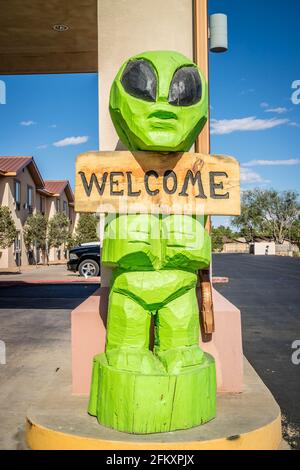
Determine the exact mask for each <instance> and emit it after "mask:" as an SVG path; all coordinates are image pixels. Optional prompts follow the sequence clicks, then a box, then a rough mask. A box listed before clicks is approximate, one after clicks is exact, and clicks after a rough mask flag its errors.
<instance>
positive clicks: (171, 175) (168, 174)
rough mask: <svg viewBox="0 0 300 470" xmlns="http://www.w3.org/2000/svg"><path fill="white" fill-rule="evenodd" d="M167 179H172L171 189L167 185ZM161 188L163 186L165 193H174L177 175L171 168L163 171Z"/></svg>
mask: <svg viewBox="0 0 300 470" xmlns="http://www.w3.org/2000/svg"><path fill="white" fill-rule="evenodd" d="M169 179H171V180H173V182H172V189H170V188H169V186H168V180H169ZM163 188H164V192H165V193H166V194H174V193H176V191H177V176H176V173H174V171H172V170H167V171H166V172H165V173H164V178H163Z"/></svg>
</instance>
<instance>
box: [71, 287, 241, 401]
mask: <svg viewBox="0 0 300 470" xmlns="http://www.w3.org/2000/svg"><path fill="white" fill-rule="evenodd" d="M108 294H109V288H108V287H102V288H100V289H98V290H97V291H96V292H95V293H94V294H93V295H92V296H91V297H89V298H88V299H87V300H85V301H84V302H83V303H82V304H80V305H79V306H78V307H77V308H76V309H75V310H73V312H72V317H71V323H72V391H73V394H75V395H88V394H89V389H90V380H91V373H92V362H93V357H94V356H95V355H96V354H99V353H101V352H104V349H105V335H106V327H105V325H106V312H107V303H108ZM213 297H214V311H215V328H216V332H215V333H214V334H213V336H212V341H210V342H203V340H201V341H200V346H201V348H202V349H203V350H204V351H206V352H208V353H210V354H211V355H212V356H213V357H214V358H215V361H216V369H217V384H218V391H219V392H230V393H240V392H242V390H243V350H242V333H241V315H240V311H239V310H238V309H237V308H236V307H235V306H234V305H232V304H231V303H230V302H229V301H228V300H226V299H225V298H224V297H223V296H222V295H221V294H219V293H218V292H217V291H215V290H213Z"/></svg>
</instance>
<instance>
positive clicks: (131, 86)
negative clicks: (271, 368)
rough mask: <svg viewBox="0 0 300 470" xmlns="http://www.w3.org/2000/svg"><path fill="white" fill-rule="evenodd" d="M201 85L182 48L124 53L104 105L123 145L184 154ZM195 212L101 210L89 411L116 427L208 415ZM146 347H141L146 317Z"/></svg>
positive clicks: (141, 429)
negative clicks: (104, 279)
mask: <svg viewBox="0 0 300 470" xmlns="http://www.w3.org/2000/svg"><path fill="white" fill-rule="evenodd" d="M207 112H208V92H207V84H206V82H205V79H204V77H203V75H202V73H201V71H200V70H199V69H198V67H197V66H196V65H195V64H194V63H193V62H191V61H190V60H189V59H187V58H186V57H184V56H183V55H181V54H179V53H176V52H170V51H152V52H145V53H142V54H139V55H137V56H135V57H132V58H130V59H129V60H128V61H126V63H125V64H124V65H123V66H122V67H121V69H120V71H119V72H118V74H117V76H116V78H115V80H114V82H113V84H112V88H111V95H110V113H111V117H112V120H113V123H114V125H115V128H116V130H117V132H118V135H119V137H120V139H121V141H122V142H123V144H124V145H125V146H126V147H127V148H128V149H129V150H132V151H140V150H141V151H152V152H153V151H156V152H157V159H159V158H160V155H161V153H160V152H164V155H166V154H167V153H169V152H185V151H188V150H189V149H190V148H191V146H192V145H193V143H194V141H195V139H196V137H197V135H198V134H199V132H200V131H201V130H202V128H203V126H204V125H205V123H206V121H207ZM204 225H205V216H204V215H203V217H198V216H197V217H196V216H188V215H167V216H166V215H154V214H139V215H136V214H135V215H133V214H127V215H116V216H110V217H108V218H107V221H106V226H105V235H104V243H103V250H102V263H103V265H104V266H108V267H111V268H113V279H112V284H111V290H110V297H109V307H108V325H107V339H106V350H105V353H104V354H101V355H98V356H96V357H95V359H94V368H93V378H92V386H91V395H90V404H89V413H90V414H92V415H94V416H97V418H98V421H99V422H100V423H101V424H103V425H105V426H109V427H112V428H115V429H117V430H119V431H125V432H130V433H153V432H164V431H172V430H176V429H185V428H189V427H192V426H196V425H199V424H201V423H204V422H206V421H209V420H210V419H212V418H213V417H214V416H215V400H216V380H215V365H214V360H213V359H212V358H211V357H210V356H209V355H207V354H204V352H203V351H202V350H201V349H200V348H199V311H198V304H197V297H196V285H197V271H198V270H199V269H202V268H205V267H207V266H209V264H210V258H211V242H210V237H209V235H208V233H207V231H206V230H205V228H204ZM152 322H153V324H154V347H153V350H150V347H149V343H150V339H149V338H150V330H151V323H152Z"/></svg>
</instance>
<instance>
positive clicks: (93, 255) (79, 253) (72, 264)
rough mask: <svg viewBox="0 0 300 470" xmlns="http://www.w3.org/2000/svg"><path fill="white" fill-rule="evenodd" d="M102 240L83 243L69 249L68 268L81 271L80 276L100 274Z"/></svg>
mask: <svg viewBox="0 0 300 470" xmlns="http://www.w3.org/2000/svg"><path fill="white" fill-rule="evenodd" d="M100 250H101V247H100V242H91V243H82V244H81V245H78V246H75V247H74V248H72V249H71V250H70V251H69V261H68V263H67V266H68V270H69V271H73V272H75V273H76V272H77V271H78V272H79V274H80V276H84V277H91V276H99V274H100Z"/></svg>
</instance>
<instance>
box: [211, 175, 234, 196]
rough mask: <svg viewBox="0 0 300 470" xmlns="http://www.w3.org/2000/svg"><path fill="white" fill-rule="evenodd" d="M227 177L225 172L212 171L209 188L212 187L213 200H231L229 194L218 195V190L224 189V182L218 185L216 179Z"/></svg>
mask: <svg viewBox="0 0 300 470" xmlns="http://www.w3.org/2000/svg"><path fill="white" fill-rule="evenodd" d="M220 176H225V178H228V175H227V173H225V171H210V172H209V186H210V197H211V198H212V199H229V193H225V194H216V189H224V184H223V182H221V183H216V182H215V178H216V177H220Z"/></svg>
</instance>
